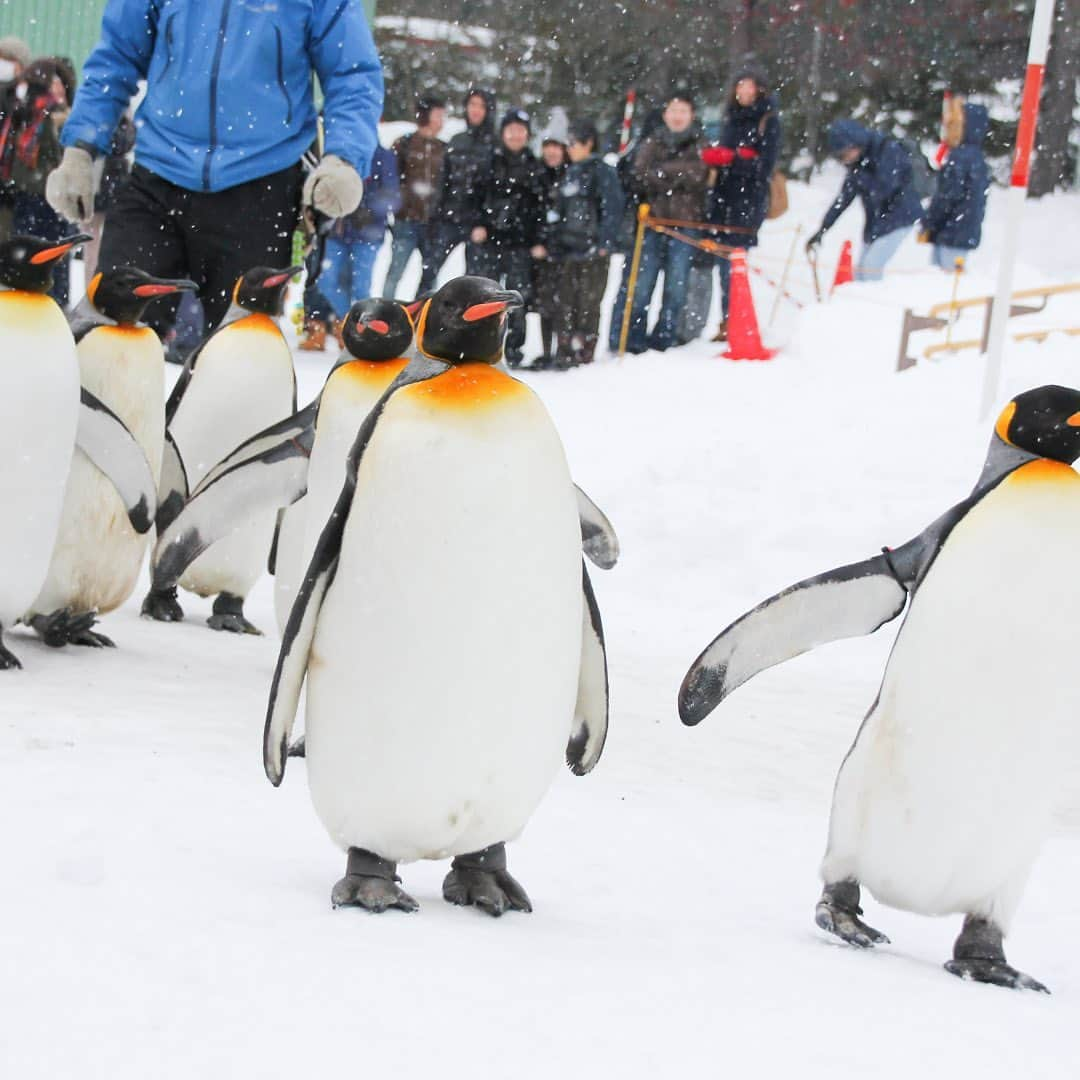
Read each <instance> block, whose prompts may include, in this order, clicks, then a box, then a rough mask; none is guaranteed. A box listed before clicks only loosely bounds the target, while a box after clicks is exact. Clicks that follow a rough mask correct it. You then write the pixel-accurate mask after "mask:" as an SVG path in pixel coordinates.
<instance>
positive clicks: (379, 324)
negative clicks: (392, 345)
mask: <svg viewBox="0 0 1080 1080" xmlns="http://www.w3.org/2000/svg"><path fill="white" fill-rule="evenodd" d="M360 325H361V326H362V327H363V328H364V329H365V330H370V331H372V333H375V334H389V333H390V324H389V323H386V322H383V321H382V319H370V320H368V321H367V322H363V323H361V324H360Z"/></svg>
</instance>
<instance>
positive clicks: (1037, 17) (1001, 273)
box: [979, 0, 1054, 420]
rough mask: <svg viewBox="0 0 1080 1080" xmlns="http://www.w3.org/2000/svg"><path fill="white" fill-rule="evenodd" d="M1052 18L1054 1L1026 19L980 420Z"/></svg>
mask: <svg viewBox="0 0 1080 1080" xmlns="http://www.w3.org/2000/svg"><path fill="white" fill-rule="evenodd" d="M1053 18H1054V0H1035V14H1034V15H1033V16H1032V19H1031V40H1030V43H1029V45H1028V58H1027V73H1026V74H1025V76H1024V96H1023V98H1022V99H1021V101H1020V125H1019V127H1018V128H1017V130H1016V151H1015V153H1014V155H1013V167H1012V179H1011V181H1010V187H1009V203H1008V208H1007V212H1006V218H1005V239H1004V241H1003V243H1002V245H1001V262H1000V264H999V266H998V282H997V291H996V292H995V293H994V311H993V314H992V315H991V318H990V337H989V342H988V344H987V349H986V371H985V373H984V376H983V395H982V408H981V411H980V413H979V415H980V417H981V418H982V419H984V420H985V419H986V417H987V416H989V415H990V411H991V410H992V409H993V407H994V405H995V404H996V402H997V396H998V388H999V385H1000V383H1001V359H1002V354H1003V353H1004V351H1005V329H1006V326H1007V325H1008V322H1009V308H1010V306H1011V300H1012V280H1013V265H1014V264H1015V262H1016V251H1017V247H1018V246H1019V240H1020V218H1021V216H1022V215H1023V212H1024V198H1025V197H1026V195H1027V187H1028V173H1029V171H1030V165H1031V151H1032V148H1033V147H1034V145H1035V128H1036V126H1037V124H1038V120H1039V93H1040V91H1041V90H1042V81H1043V71H1044V70H1045V68H1046V51H1047V48H1048V46H1049V44H1050V26H1051V23H1052V22H1053Z"/></svg>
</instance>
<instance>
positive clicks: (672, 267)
mask: <svg viewBox="0 0 1080 1080" xmlns="http://www.w3.org/2000/svg"><path fill="white" fill-rule="evenodd" d="M677 231H678V232H681V233H684V234H685V235H687V236H697V233H696V232H694V231H693V230H692V229H678V230H677ZM693 253H694V249H693V248H692V247H691V246H690V245H689V244H684V243H682V242H681V241H680V240H675V239H673V238H671V237H668V236H664V235H662V234H661V233H657V232H646V233H645V241H644V243H643V244H642V246H641V266H640V267H639V269H638V279H637V287H636V288H635V290H634V303H633V304H632V305H631V308H630V334H629V337H628V338H627V341H626V347H627V349H628V350H629V351H630V352H644V351H645V350H646V349H658V350H660V351H661V352H662V351H663V350H664V349H670V348H671V346H672V345H675V344H676V343H677V336H676V331H677V329H678V325H679V312H681V311H682V308H683V305H684V304H685V303H686V287H687V283H688V281H689V278H690V258H691V256H692V255H693ZM630 263H631V259H630V257H627V260H626V262H625V264H624V265H623V279H622V284H621V285H620V286H619V295H618V296H617V297H616V299H615V308H614V310H613V311H612V313H611V330H610V332H609V334H608V346H609V348H610V349H611V350H612V352H614V351H615V350H616V349H618V347H619V335H620V333H621V332H622V323H623V312H624V311H625V309H626V288H627V281H628V279H629V277H630ZM661 271H663V274H664V295H663V299H662V301H661V304H660V317H659V318H658V319H657V321H656V326H655V327H653V331H652V333H651V334H648V333H647V332H646V331H647V322H648V318H649V302H650V301H651V300H652V294H653V291H654V290H655V288H656V281H657V279H658V278H659V277H660V273H661Z"/></svg>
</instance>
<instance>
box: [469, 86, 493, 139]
mask: <svg viewBox="0 0 1080 1080" xmlns="http://www.w3.org/2000/svg"><path fill="white" fill-rule="evenodd" d="M471 97H482V98H483V99H484V104H485V105H487V112H486V113H485V114H484V122H483V123H482V124H479V125H477V127H476V128H474V127H473V126H472V125H471V124H469V122H468V120H466V121H465V123H466V130H467V131H476V130H481V131H488V132H490V133H491V134H492V135H494V134H495V91H494V90H492V89H490V88H489V87H487V86H470V87H469V89H468V90H466V91H465V96H464V97H463V98H462V99H461V108H462V110H464V109H466V108H467V107H468V104H469V98H471Z"/></svg>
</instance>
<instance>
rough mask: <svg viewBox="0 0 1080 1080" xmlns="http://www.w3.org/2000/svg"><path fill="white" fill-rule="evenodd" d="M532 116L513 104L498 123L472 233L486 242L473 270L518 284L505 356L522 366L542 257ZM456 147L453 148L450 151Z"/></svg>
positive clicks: (539, 186)
mask: <svg viewBox="0 0 1080 1080" xmlns="http://www.w3.org/2000/svg"><path fill="white" fill-rule="evenodd" d="M531 133H532V121H531V119H530V117H529V114H528V113H527V112H526V111H525V110H524V109H510V110H509V112H507V113H506V115H505V116H504V117H503V119H502V124H501V125H500V128H499V137H500V140H501V143H500V146H499V147H498V149H497V150H496V151H495V153H494V154H493V155H492V158H491V168H490V169H489V170H488V172H487V174H486V176H485V177H484V179H483V181H482V182H481V183H480V185H479V186H478V188H477V195H478V197H479V203H480V218H479V222H478V223H477V225H476V226H475V227H474V228H473V230H472V234H471V239H472V242H473V243H474V244H478V245H482V252H483V254H482V256H481V260H482V263H481V265H482V269H480V268H478V269H476V270H470V271H469V273H479V274H481V275H482V276H484V277H490V278H494V279H495V280H496V281H501V282H502V283H503V284H504V285H505V286H506V288H508V289H516V290H517V291H518V292H519V293H521V295H522V297H523V298H524V300H525V308H518V309H517V310H515V311H512V312H511V313H510V316H509V320H508V332H507V335H506V362H507V363H508V364H509V365H510V366H511V367H517V366H518V364H520V363H521V361H522V358H523V353H522V347H523V346H524V344H525V311H526V310H527V309H528V307H529V304H530V302H531V300H532V275H533V260H534V259H538V258H540V257H542V254H543V249H542V248H541V247H540V227H541V217H542V214H543V179H542V177H543V167H542V166H541V164H540V162H539V161H537V160H536V155H535V154H534V153H533V152H532V151H531V150H530V149H529V147H528V142H529V136H530V135H531ZM451 152H452V151H451Z"/></svg>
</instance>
